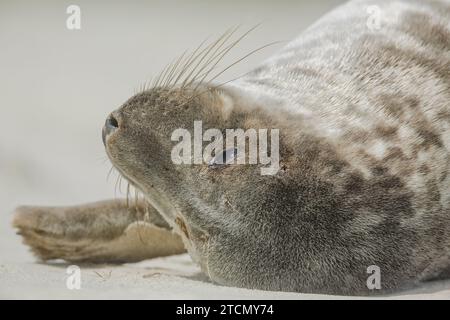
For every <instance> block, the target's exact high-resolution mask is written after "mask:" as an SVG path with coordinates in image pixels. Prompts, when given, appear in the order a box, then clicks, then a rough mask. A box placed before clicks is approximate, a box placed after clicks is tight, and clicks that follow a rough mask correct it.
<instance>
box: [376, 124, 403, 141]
mask: <svg viewBox="0 0 450 320" xmlns="http://www.w3.org/2000/svg"><path fill="white" fill-rule="evenodd" d="M397 130H398V129H397V128H396V127H393V126H386V125H378V126H377V127H376V128H375V132H376V133H377V135H378V136H379V137H382V138H387V139H392V138H393V137H394V136H395V135H396V134H397Z"/></svg>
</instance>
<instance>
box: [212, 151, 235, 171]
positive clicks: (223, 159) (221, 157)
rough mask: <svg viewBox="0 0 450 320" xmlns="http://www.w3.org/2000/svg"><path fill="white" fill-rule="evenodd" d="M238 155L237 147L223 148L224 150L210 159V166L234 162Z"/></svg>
mask: <svg viewBox="0 0 450 320" xmlns="http://www.w3.org/2000/svg"><path fill="white" fill-rule="evenodd" d="M236 155H237V149H236V148H229V149H226V150H223V151H222V152H219V153H218V154H216V156H215V157H214V158H212V159H211V160H210V161H209V163H208V165H209V166H210V167H217V166H220V165H225V164H231V163H233V162H234V159H236Z"/></svg>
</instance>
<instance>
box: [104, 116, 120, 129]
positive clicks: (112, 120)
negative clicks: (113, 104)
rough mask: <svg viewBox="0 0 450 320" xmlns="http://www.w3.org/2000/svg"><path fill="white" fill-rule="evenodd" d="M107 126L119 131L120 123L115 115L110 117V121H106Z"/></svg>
mask: <svg viewBox="0 0 450 320" xmlns="http://www.w3.org/2000/svg"><path fill="white" fill-rule="evenodd" d="M106 126H108V127H111V129H117V128H119V123H118V122H117V119H116V118H114V116H113V115H110V116H109V117H108V119H106Z"/></svg>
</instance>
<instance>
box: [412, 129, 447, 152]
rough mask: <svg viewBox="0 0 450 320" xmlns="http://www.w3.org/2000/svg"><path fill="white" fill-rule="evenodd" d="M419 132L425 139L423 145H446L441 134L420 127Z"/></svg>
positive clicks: (439, 146)
mask: <svg viewBox="0 0 450 320" xmlns="http://www.w3.org/2000/svg"><path fill="white" fill-rule="evenodd" d="M417 133H418V134H419V136H420V137H421V138H422V139H423V142H422V143H421V145H422V146H426V147H428V146H436V147H438V148H442V147H443V146H444V145H443V143H442V140H441V138H440V137H439V135H437V134H436V133H434V132H433V131H431V130H430V129H428V128H419V129H418V130H417Z"/></svg>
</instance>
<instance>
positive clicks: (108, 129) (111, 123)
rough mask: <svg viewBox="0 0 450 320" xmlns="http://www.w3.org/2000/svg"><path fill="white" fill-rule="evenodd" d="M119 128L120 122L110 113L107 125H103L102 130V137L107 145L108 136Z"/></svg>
mask: <svg viewBox="0 0 450 320" xmlns="http://www.w3.org/2000/svg"><path fill="white" fill-rule="evenodd" d="M117 129H119V122H118V121H117V119H116V118H115V117H114V115H113V114H110V115H109V116H108V118H106V121H105V125H104V126H103V130H102V139H103V144H104V145H106V137H107V136H108V135H110V134H111V133H113V132H114V131H116V130H117Z"/></svg>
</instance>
